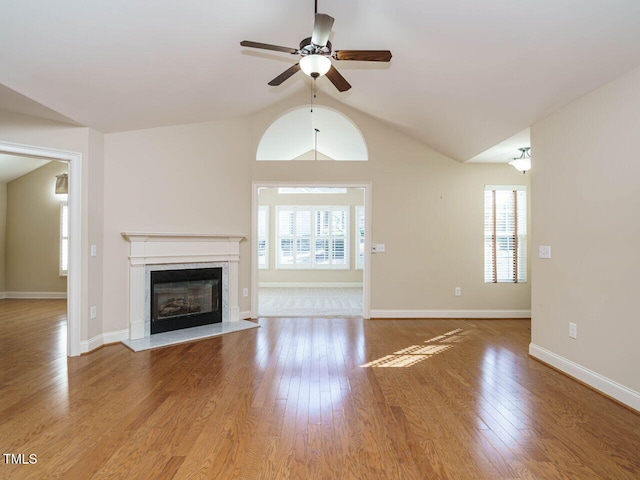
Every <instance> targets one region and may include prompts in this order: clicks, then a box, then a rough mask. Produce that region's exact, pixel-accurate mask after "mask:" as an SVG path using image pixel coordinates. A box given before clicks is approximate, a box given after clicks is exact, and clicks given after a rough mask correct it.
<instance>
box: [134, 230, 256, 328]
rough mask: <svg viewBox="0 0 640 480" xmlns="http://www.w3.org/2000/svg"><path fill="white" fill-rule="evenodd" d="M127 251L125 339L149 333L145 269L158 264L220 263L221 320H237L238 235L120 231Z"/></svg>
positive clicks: (242, 237) (239, 240) (238, 310)
mask: <svg viewBox="0 0 640 480" xmlns="http://www.w3.org/2000/svg"><path fill="white" fill-rule="evenodd" d="M122 236H123V237H124V238H125V239H126V240H127V241H128V242H129V244H130V252H129V338H130V339H131V340H137V339H140V338H144V337H145V336H148V335H149V331H148V328H147V327H148V325H149V322H148V319H147V318H146V317H147V311H148V309H147V305H146V303H147V289H148V285H147V284H148V278H147V277H148V275H149V270H150V269H153V268H156V267H158V266H160V265H171V264H183V265H184V264H206V263H224V264H226V265H228V268H225V269H224V272H226V273H225V274H226V276H227V277H226V282H225V283H226V284H227V286H228V289H227V292H226V293H227V296H226V300H227V302H226V304H227V306H228V308H227V309H226V312H228V313H226V312H225V314H224V315H223V318H222V321H223V322H236V321H238V320H240V307H239V305H238V290H239V286H238V282H239V279H238V262H239V260H240V242H241V241H242V240H243V239H245V238H246V236H245V235H241V234H210V233H161V232H122Z"/></svg>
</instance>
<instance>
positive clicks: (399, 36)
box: [0, 0, 640, 161]
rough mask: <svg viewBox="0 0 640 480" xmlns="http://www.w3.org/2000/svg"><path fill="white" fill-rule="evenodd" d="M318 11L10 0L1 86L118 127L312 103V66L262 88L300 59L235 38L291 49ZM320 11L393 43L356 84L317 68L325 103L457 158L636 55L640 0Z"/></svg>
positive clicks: (356, 43) (345, 66)
mask: <svg viewBox="0 0 640 480" xmlns="http://www.w3.org/2000/svg"><path fill="white" fill-rule="evenodd" d="M313 11H314V5H313V1H312V0H273V1H257V0H254V1H251V0H224V1H223V0H217V1H216V0H209V1H207V2H205V1H202V0H184V1H181V2H177V1H175V0H171V1H168V0H135V1H130V0H129V1H122V0H95V1H81V0H56V1H55V2H42V1H36V0H21V1H10V0H2V9H1V14H0V84H1V85H3V86H5V87H7V88H8V89H10V90H12V91H13V92H17V94H19V95H15V94H13V93H8V92H10V91H8V90H6V89H4V90H3V91H4V94H3V95H0V101H2V102H3V103H2V105H0V108H3V109H7V110H13V111H21V110H24V109H28V108H27V107H24V105H29V108H31V114H33V109H34V105H33V104H34V103H36V104H40V105H41V106H43V112H45V113H47V112H48V113H49V115H50V116H51V115H55V114H57V115H60V116H61V117H62V118H66V119H70V120H72V121H74V122H77V123H78V124H81V125H86V126H90V127H92V128H95V129H97V130H99V131H102V132H105V133H109V132H118V131H125V130H133V129H142V128H148V127H154V126H161V125H172V124H181V123H189V122H200V121H208V120H219V119H224V118H231V117H241V116H246V115H251V114H253V113H255V112H258V111H260V110H261V109H263V108H265V107H268V106H270V105H272V104H274V103H276V102H278V101H280V100H282V99H284V98H287V97H288V96H292V97H300V98H301V99H303V100H302V101H304V100H306V99H308V98H309V88H310V80H309V78H308V77H305V76H304V75H303V74H302V73H298V74H296V75H295V76H293V77H292V78H290V79H289V80H287V81H286V82H285V83H284V84H283V85H281V86H279V87H270V86H268V85H267V82H268V81H269V80H271V79H272V78H274V77H275V76H277V75H278V74H279V73H281V72H282V71H283V70H285V69H286V68H288V67H289V66H290V65H292V64H293V63H295V62H296V61H297V57H294V56H292V55H290V54H287V53H277V52H266V51H256V50H251V49H247V48H243V47H241V46H240V44H239V43H240V41H242V40H253V41H257V42H265V43H271V44H276V45H284V46H291V47H297V46H298V44H299V42H300V40H302V39H303V38H305V37H308V36H310V35H311V30H312V27H313V19H314V17H313ZM318 11H319V12H322V13H327V14H329V15H331V16H333V17H334V18H335V19H336V20H335V24H334V26H333V33H332V36H331V38H330V40H331V42H332V43H333V47H334V50H335V49H389V50H391V51H392V53H393V59H392V60H391V62H390V63H388V64H380V63H369V62H358V63H356V62H348V61H339V62H338V61H334V65H335V66H336V67H337V68H338V69H339V70H340V72H341V73H342V74H343V75H344V76H345V77H346V78H347V80H348V81H349V82H350V83H351V85H352V86H353V88H352V89H351V90H349V91H347V92H344V93H339V92H337V91H336V89H335V88H334V87H333V86H332V85H331V84H330V83H329V81H328V80H327V79H326V78H320V79H318V81H317V87H318V102H319V103H321V101H322V96H325V95H326V96H331V97H334V98H335V99H337V100H338V101H339V102H342V103H344V104H346V105H348V106H350V107H352V108H355V109H358V110H360V111H362V112H365V113H367V114H369V115H371V116H373V117H377V118H379V119H381V120H383V121H384V122H386V123H387V124H389V125H391V126H393V127H395V128H397V129H399V130H401V131H404V132H405V133H407V134H409V135H411V136H412V137H414V138H416V139H419V140H420V141H422V142H424V143H426V144H429V145H430V146H432V147H433V148H435V149H436V150H438V151H440V152H442V153H444V154H447V155H449V156H450V157H452V158H455V159H457V160H460V161H467V160H469V159H471V158H472V157H475V156H477V155H479V154H481V153H482V152H484V151H485V150H487V149H489V148H490V147H493V146H494V145H496V144H498V143H500V142H502V141H503V140H505V139H508V138H509V137H512V136H513V135H516V134H518V133H519V132H522V131H523V130H525V129H526V128H527V127H529V126H530V125H531V124H532V123H534V122H535V121H537V120H539V119H541V118H543V117H545V116H546V115H548V114H550V113H551V112H553V111H554V110H556V109H558V108H559V107H561V106H563V105H566V104H567V103H569V102H571V101H573V100H574V99H576V98H578V97H579V96H581V95H583V94H585V93H588V92H589V91H591V90H593V89H595V88H597V87H599V86H601V85H603V84H605V83H607V82H609V81H611V80H613V79H615V78H616V77H618V76H620V75H622V74H623V73H625V72H627V71H629V70H631V69H633V68H635V67H636V66H638V65H640V28H639V26H640V2H638V1H637V0H609V1H603V0H517V1H514V0H447V1H445V0H440V1H433V0H405V1H401V2H392V1H388V0H350V1H344V0H340V1H339V0H320V1H319V5H318ZM7 98H9V99H11V102H7V101H6V99H7ZM21 98H22V99H24V100H25V102H22V103H21V102H20V101H17V100H16V99H18V100H19V99H21ZM27 99H29V101H27ZM30 101H31V103H29V102H30ZM23 103H24V105H23ZM52 112H53V113H52ZM24 113H29V112H24ZM515 153H517V152H514V154H515Z"/></svg>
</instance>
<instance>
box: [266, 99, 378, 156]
mask: <svg viewBox="0 0 640 480" xmlns="http://www.w3.org/2000/svg"><path fill="white" fill-rule="evenodd" d="M368 159H369V156H368V153H367V144H366V143H365V141H364V137H363V136H362V133H360V130H359V129H358V127H356V126H355V124H354V123H353V122H352V121H351V120H350V119H349V118H347V117H346V116H345V115H343V114H342V113H340V112H337V111H335V110H331V109H329V108H326V107H318V106H315V107H313V112H311V111H310V110H309V106H304V107H298V108H296V109H294V110H291V111H289V112H287V113H285V114H284V115H282V116H281V117H279V118H278V119H276V120H275V121H274V122H273V123H272V124H271V125H270V126H269V128H267V130H266V131H265V132H264V135H263V136H262V138H261V139H260V144H259V145H258V152H257V153H256V160H343V161H344V160H347V161H366V160H368Z"/></svg>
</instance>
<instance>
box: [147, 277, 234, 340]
mask: <svg viewBox="0 0 640 480" xmlns="http://www.w3.org/2000/svg"><path fill="white" fill-rule="evenodd" d="M220 322H222V268H191V269H183V270H158V271H153V272H151V334H152V335H153V334H155V333H162V332H169V331H172V330H180V329H182V328H190V327H199V326H202V325H210V324H213V323H220Z"/></svg>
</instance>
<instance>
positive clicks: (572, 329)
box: [569, 322, 578, 339]
mask: <svg viewBox="0 0 640 480" xmlns="http://www.w3.org/2000/svg"><path fill="white" fill-rule="evenodd" d="M569 336H570V337H571V338H576V339H577V338H578V325H576V324H575V323H571V322H569Z"/></svg>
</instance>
